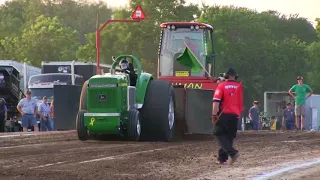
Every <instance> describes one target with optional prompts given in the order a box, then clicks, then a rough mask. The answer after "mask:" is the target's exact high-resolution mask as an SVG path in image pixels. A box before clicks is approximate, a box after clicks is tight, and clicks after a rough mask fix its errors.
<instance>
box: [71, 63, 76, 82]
mask: <svg viewBox="0 0 320 180" xmlns="http://www.w3.org/2000/svg"><path fill="white" fill-rule="evenodd" d="M75 63H76V61H75V60H73V61H72V62H71V82H72V85H75V80H74V78H75V76H74V64H75Z"/></svg>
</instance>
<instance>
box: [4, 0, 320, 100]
mask: <svg viewBox="0 0 320 180" xmlns="http://www.w3.org/2000/svg"><path fill="white" fill-rule="evenodd" d="M185 3H186V2H185V1H184V0H131V1H130V3H129V8H122V9H110V8H108V7H107V4H105V3H103V2H102V1H100V2H96V3H92V2H89V1H87V0H78V1H74V0H12V1H9V2H6V3H5V4H4V5H1V6H0V17H1V22H0V59H6V60H9V59H12V60H18V61H22V62H28V63H29V64H32V65H35V66H40V63H41V61H70V60H79V61H95V59H96V55H95V52H96V50H95V30H96V28H97V25H101V24H102V23H103V22H104V21H106V20H108V19H110V18H114V19H128V18H130V16H131V13H132V11H133V10H134V9H135V7H136V6H137V5H141V6H142V7H143V9H144V11H145V13H146V15H147V18H146V20H144V21H142V22H140V23H129V24H126V23H115V24H111V25H108V26H107V28H105V29H104V30H103V32H102V34H101V59H102V61H103V63H108V64H110V63H112V58H111V57H112V56H117V55H120V54H124V53H125V54H133V55H135V56H137V57H138V58H139V59H140V60H141V62H142V65H143V69H144V70H145V71H147V72H150V73H152V74H154V75H155V74H156V67H157V53H158V45H159V44H158V42H159V38H160V27H159V26H160V24H161V23H163V22H167V21H199V22H203V23H207V24H210V25H212V26H213V27H214V29H215V31H214V43H215V44H214V47H215V54H216V65H217V68H216V69H217V70H218V71H219V72H224V71H225V70H226V69H227V68H228V67H234V68H235V69H236V70H237V71H238V73H239V75H240V78H241V80H242V81H243V82H244V87H245V101H246V102H247V104H248V105H249V104H250V102H252V101H253V100H260V101H262V100H263V92H264V91H283V90H285V91H287V90H288V89H289V88H290V87H291V86H292V85H293V84H294V83H296V80H295V77H296V76H298V75H302V76H304V77H305V81H306V82H307V83H308V84H310V86H311V87H312V88H313V90H314V91H315V93H320V83H319V82H320V71H319V69H320V60H319V58H320V41H319V38H320V19H317V20H316V21H317V22H318V25H317V26H316V27H315V28H314V27H313V26H312V24H311V23H310V22H308V20H307V19H305V18H302V17H299V16H298V15H297V14H292V15H283V14H281V13H279V12H277V11H272V10H269V11H265V12H261V13H259V12H256V11H254V10H250V9H247V8H238V7H233V6H216V5H215V6H206V5H203V6H202V7H201V8H200V7H198V6H197V5H195V4H190V5H186V4H185Z"/></svg>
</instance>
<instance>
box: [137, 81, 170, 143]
mask: <svg viewBox="0 0 320 180" xmlns="http://www.w3.org/2000/svg"><path fill="white" fill-rule="evenodd" d="M141 117H142V122H141V127H142V128H141V129H142V134H141V135H142V136H143V139H146V140H159V141H172V140H173V138H174V132H175V97H174V90H173V87H172V85H171V83H169V82H167V81H163V80H151V81H150V82H149V84H148V87H147V91H146V95H145V99H144V103H143V107H142V109H141Z"/></svg>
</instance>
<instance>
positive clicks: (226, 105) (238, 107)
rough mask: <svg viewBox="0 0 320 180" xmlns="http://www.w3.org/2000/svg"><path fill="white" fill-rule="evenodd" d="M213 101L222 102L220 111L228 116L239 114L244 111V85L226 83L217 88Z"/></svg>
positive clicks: (233, 82) (231, 82)
mask: <svg viewBox="0 0 320 180" xmlns="http://www.w3.org/2000/svg"><path fill="white" fill-rule="evenodd" d="M213 101H218V102H220V107H219V111H220V112H221V111H223V113H226V114H237V115H238V117H240V115H241V112H242V111H243V94H242V83H238V82H236V81H225V82H222V83H220V84H219V85H218V87H217V88H216V90H215V92H214V95H213Z"/></svg>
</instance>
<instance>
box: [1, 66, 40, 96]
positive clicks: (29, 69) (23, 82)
mask: <svg viewBox="0 0 320 180" xmlns="http://www.w3.org/2000/svg"><path fill="white" fill-rule="evenodd" d="M0 66H13V67H15V68H16V69H17V70H18V71H19V73H20V77H21V79H20V89H21V91H22V92H25V91H26V90H27V88H28V81H29V78H30V76H33V75H37V74H41V68H39V67H35V66H30V65H28V64H27V63H21V62H18V61H14V60H0Z"/></svg>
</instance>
